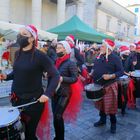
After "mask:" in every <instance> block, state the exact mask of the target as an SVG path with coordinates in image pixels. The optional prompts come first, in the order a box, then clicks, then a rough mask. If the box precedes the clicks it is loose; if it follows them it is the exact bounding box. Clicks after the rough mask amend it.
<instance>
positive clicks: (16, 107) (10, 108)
mask: <svg viewBox="0 0 140 140" xmlns="http://www.w3.org/2000/svg"><path fill="white" fill-rule="evenodd" d="M37 102H38V100H36V101H34V102H30V103H27V104H22V105H19V106H14V107H9V111H11V110H14V109H18V108H21V107H26V106H29V105H32V104H35V103H37Z"/></svg>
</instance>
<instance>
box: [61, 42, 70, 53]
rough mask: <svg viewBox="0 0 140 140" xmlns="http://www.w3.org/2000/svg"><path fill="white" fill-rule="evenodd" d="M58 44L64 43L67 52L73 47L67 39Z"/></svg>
mask: <svg viewBox="0 0 140 140" xmlns="http://www.w3.org/2000/svg"><path fill="white" fill-rule="evenodd" d="M58 44H62V45H63V47H64V48H65V50H66V52H67V54H70V53H71V47H70V45H69V43H68V42H67V41H59V42H58Z"/></svg>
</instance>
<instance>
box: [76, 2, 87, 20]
mask: <svg viewBox="0 0 140 140" xmlns="http://www.w3.org/2000/svg"><path fill="white" fill-rule="evenodd" d="M84 4H85V0H78V1H77V16H78V17H79V18H80V19H81V20H83V17H84Z"/></svg>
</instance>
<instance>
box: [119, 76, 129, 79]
mask: <svg viewBox="0 0 140 140" xmlns="http://www.w3.org/2000/svg"><path fill="white" fill-rule="evenodd" d="M127 78H128V76H127V75H123V76H121V77H120V79H127Z"/></svg>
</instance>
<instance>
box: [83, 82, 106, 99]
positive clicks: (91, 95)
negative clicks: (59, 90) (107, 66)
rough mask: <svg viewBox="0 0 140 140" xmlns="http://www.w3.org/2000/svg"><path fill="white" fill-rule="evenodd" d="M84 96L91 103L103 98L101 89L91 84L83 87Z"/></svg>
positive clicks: (99, 86)
mask: <svg viewBox="0 0 140 140" xmlns="http://www.w3.org/2000/svg"><path fill="white" fill-rule="evenodd" d="M85 91H86V96H87V98H88V99H92V100H93V101H99V100H101V99H102V98H103V95H104V94H103V87H102V86H101V85H98V84H95V83H92V84H88V85H86V86H85Z"/></svg>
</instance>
